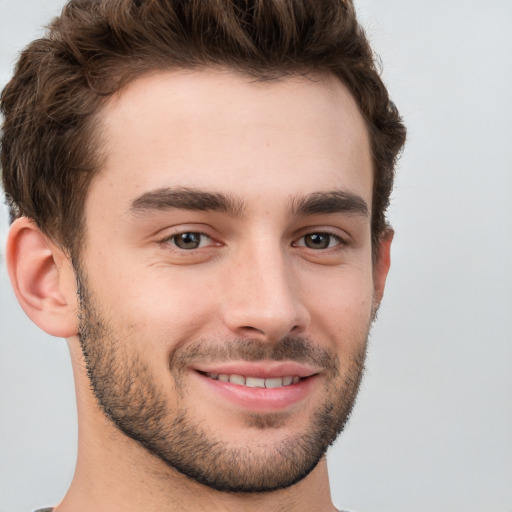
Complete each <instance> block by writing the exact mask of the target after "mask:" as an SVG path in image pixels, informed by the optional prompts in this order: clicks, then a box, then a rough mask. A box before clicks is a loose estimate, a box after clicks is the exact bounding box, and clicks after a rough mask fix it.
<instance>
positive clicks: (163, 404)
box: [76, 269, 369, 493]
mask: <svg viewBox="0 0 512 512" xmlns="http://www.w3.org/2000/svg"><path fill="white" fill-rule="evenodd" d="M76 272H77V282H78V292H79V304H80V311H79V335H80V343H81V348H82V352H83V357H84V360H85V363H86V368H87V372H88V377H89V381H90V385H91V389H92V391H93V393H94V395H95V397H96V399H97V401H98V405H99V407H100V408H101V409H102V410H103V412H104V414H105V415H106V416H107V417H108V418H109V419H110V420H111V421H112V423H113V424H114V425H115V427H117V429H119V430H120V431H121V432H122V433H123V434H124V435H126V436H128V437H129V438H131V439H133V440H134V441H136V442H138V443H139V444H140V445H141V446H143V447H144V448H145V449H146V450H147V451H148V452H150V453H151V454H153V455H154V456H155V457H157V458H158V459H159V460H161V461H163V462H164V463H165V464H166V465H167V466H168V467H170V468H173V469H174V470H177V471H179V472H180V473H182V474H183V475H185V476H187V477H188V478H191V479H193V480H195V481H196V482H198V483H200V484H203V485H206V486H208V487H210V488H212V489H216V490H218V491H225V492H236V493H256V492H269V491H274V490H278V489H283V488H286V487H289V486H291V485H293V484H295V483H297V482H299V481H300V480H302V479H303V478H305V477H306V476H307V475H308V474H309V473H310V472H311V471H312V470H313V469H314V468H315V467H316V466H317V464H318V463H319V461H320V460H321V459H322V458H323V457H324V455H325V453H326V451H327V449H328V447H329V446H330V445H331V444H332V443H333V442H334V440H335V439H336V437H337V436H338V435H339V433H340V432H341V431H342V430H343V428H344V427H345V424H346V422H347V420H348V418H349V416H350V413H351V411H352V408H353V405H354V402H355V398H356V396H357V392H358V388H359V384H360V382H361V378H362V374H363V370H364V360H365V355H366V345H367V338H368V331H369V327H368V329H367V330H366V331H365V332H364V333H361V339H360V340H357V342H356V343H354V340H350V343H351V344H353V345H354V346H357V347H358V349H357V351H356V352H355V353H353V354H352V356H351V357H350V358H349V359H348V360H347V361H344V368H343V369H342V368H340V361H339V359H338V357H337V355H336V353H334V352H333V351H331V350H328V349H326V348H324V347H321V346H320V345H318V344H315V343H314V342H313V341H312V340H310V339H308V338H306V337H302V336H288V337H286V338H283V339H281V340H279V341H277V342H275V343H270V342H261V341H260V340H253V339H235V340H232V339H230V340H211V339H209V340H204V339H203V340H195V341H192V340H191V341H190V342H189V343H186V344H184V345H183V346H180V347H178V348H176V349H174V350H173V351H172V352H171V353H170V354H169V373H170V376H171V377H172V381H173V384H174V389H175V394H176V397H177V398H178V399H179V400H178V402H177V404H178V405H176V406H175V407H171V406H170V404H169V399H168V391H167V390H166V389H165V388H163V386H162V383H160V382H158V380H157V379H156V378H155V376H154V375H153V374H152V372H151V369H150V368H149V366H148V364H147V362H146V361H145V358H144V356H143V354H142V353H141V352H140V351H136V349H135V348H134V346H133V344H132V349H131V351H130V350H129V347H130V344H128V343H124V340H120V339H118V337H117V336H118V332H119V329H116V327H115V326H114V322H113V321H112V320H111V319H110V318H106V316H105V315H104V313H100V309H101V310H102V312H103V311H104V309H103V308H100V307H99V304H97V302H96V300H95V297H94V296H93V294H92V292H91V290H90V289H89V287H88V286H87V280H86V278H85V276H84V274H83V273H82V272H80V270H79V269H77V270H76ZM229 360H237V361H244V360H245V361H268V360H271V361H272V360H273V361H283V360H287V361H296V362H299V363H305V364H311V365H313V366H315V367H318V368H320V369H321V370H322V371H321V373H322V375H323V377H324V378H323V382H324V393H323V397H324V398H323V400H322V402H321V403H319V404H318V405H317V406H316V408H315V410H314V411H313V412H312V414H311V417H310V420H309V425H308V427H307V428H306V429H304V430H303V431H300V432H296V433H293V434H289V435H287V436H282V438H280V439H279V440H277V441H274V442H271V443H270V442H269V443H267V444H264V445H262V444H261V442H259V443H253V444H251V443H250V442H249V441H248V442H247V443H244V445H243V446H236V445H234V443H230V442H229V440H226V439H223V438H222V436H221V435H219V432H215V431H213V429H212V428H210V427H209V426H208V425H207V424H205V422H204V420H203V421H201V420H199V419H198V418H197V417H195V416H194V413H193V410H192V408H191V407H187V392H188V390H187V382H186V377H185V372H186V370H187V368H190V366H191V365H192V364H193V363H194V362H199V361H200V362H203V363H204V362H210V361H229ZM342 370H343V371H342ZM288 415H289V413H287V412H277V413H246V414H245V415H243V423H244V426H245V427H246V428H248V429H257V430H259V431H262V432H267V431H268V430H269V429H279V428H281V427H283V426H284V425H285V424H286V422H287V418H288ZM290 421H291V422H293V419H290ZM248 439H250V437H249V438H248Z"/></svg>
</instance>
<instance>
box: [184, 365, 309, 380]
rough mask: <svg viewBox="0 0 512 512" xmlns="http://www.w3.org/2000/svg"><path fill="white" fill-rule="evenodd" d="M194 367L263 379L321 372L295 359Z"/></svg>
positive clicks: (302, 375) (306, 375) (194, 367)
mask: <svg viewBox="0 0 512 512" xmlns="http://www.w3.org/2000/svg"><path fill="white" fill-rule="evenodd" d="M193 369H194V370H196V371H199V372H202V373H219V374H221V373H224V374H227V375H243V376H245V377H256V378H261V379H271V378H278V377H287V376H295V375H296V376H298V377H301V378H304V377H311V376H312V375H315V374H317V373H319V370H318V368H315V367H312V366H308V365H305V364H302V363H297V362H294V361H258V362H248V361H228V362H211V363H210V362H209V363H204V364H200V363H199V364H195V365H194V366H193Z"/></svg>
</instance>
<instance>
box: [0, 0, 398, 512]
mask: <svg viewBox="0 0 512 512" xmlns="http://www.w3.org/2000/svg"><path fill="white" fill-rule="evenodd" d="M1 107H2V112H3V114H4V118H5V122H4V127H3V139H2V167H3V183H4V189H5V192H6V197H7V199H8V203H9V206H10V211H11V216H12V219H13V224H12V226H11V229H10V233H9V238H8V243H7V251H6V253H7V263H8V268H9V274H10V277H11V280H12V283H13V287H14V291H15V293H16V296H17V298H18V300H19V302H20V304H21V306H22V307H23V309H24V310H25V312H26V313H27V314H28V315H29V316H30V318H31V319H32V320H33V321H34V322H35V323H36V324H37V325H38V326H39V327H41V328H42V329H43V330H44V331H46V332H48V333H50V334H52V335H54V336H59V337H64V338H66V339H67V340H68V344H69V349H70V352H71V358H72V363H73V371H74V376H75V384H76V394H77V404H78V418H79V448H78V460H77V467H76V472H75V476H74V479H73V482H72V484H71V486H70V488H69V490H68V492H67V494H66V496H65V497H64V499H63V500H62V502H61V503H60V504H59V505H57V506H56V507H55V508H54V510H55V511H56V512H67V511H73V512H81V511H86V510H95V511H98V512H102V511H117V510H119V511H121V510H122V511H124V512H126V511H131V510H145V511H153V510H155V511H156V510H159V511H161V510H169V511H196V510H206V509H208V510H214V511H215V510H229V511H235V510H236V511H253V510H270V511H281V510H283V511H284V510H286V511H294V510H296V511H306V510H307V511H329V510H335V508H334V505H333V504H332V502H331V499H330V494H329V483H328V475H327V466H326V462H325V453H326V450H327V448H328V447H329V445H330V444H331V443H332V442H333V441H334V440H335V438H336V437H337V435H338V434H339V433H340V432H341V431H342V429H343V427H344V425H345V423H346V421H347V419H348V417H349V415H350V412H351V410H352V406H353V403H354V400H355V397H356V394H357V390H358V386H359V383H360V380H361V376H362V372H363V367H364V358H365V352H366V342H367V337H368V332H369V329H370V325H371V323H372V321H373V319H374V318H375V315H376V312H377V309H378V306H379V303H380V300H381V298H382V295H383V292H384V285H385V280H386V275H387V272H388V269H389V263H390V258H389V253H390V245H391V240H392V231H391V229H390V228H389V226H388V225H387V223H386V220H385V210H386V207H387V204H388V201H389V194H390V191H391V188H392V181H393V168H394V164H395V160H396V157H397V154H398V153H399V151H400V149H401V147H402V145H403V143H404V139H405V130H404V128H403V125H402V124H401V121H400V118H399V115H398V112H397V110H396V108H395V107H394V105H393V104H392V103H391V102H390V100H389V98H388V95H387V91H386V89H385V87H384V85H383V84H382V82H381V80H380V78H379V76H378V73H377V72H376V70H375V66H374V63H373V59H372V53H371V49H370V48H369V45H368V43H367V41H366V39H365V37H364V34H363V32H362V30H361V29H360V27H359V26H358V24H357V21H356V18H355V13H354V8H353V6H352V4H351V3H350V2H349V1H341V0H330V1H326V2H317V1H316V0H303V1H301V2H297V1H293V0H273V1H270V0H269V1H266V2H262V1H252V2H249V1H247V2H233V1H231V2H229V1H227V0H215V1H214V0H211V1H205V0H202V1H177V0H153V1H147V2H139V1H135V0H119V1H114V0H100V1H83V0H74V1H71V2H70V3H68V5H67V6H66V7H65V8H64V10H63V13H62V15H61V17H60V18H58V19H56V20H55V21H54V22H53V23H52V25H51V26H50V29H49V33H48V34H47V36H46V37H45V38H44V39H41V40H38V41H35V42H33V43H32V44H31V45H30V46H29V47H28V48H27V49H26V50H25V51H24V52H23V54H22V56H21V58H20V61H19V63H18V66H17V69H16V71H15V75H14V77H13V79H12V80H11V82H10V83H9V84H8V85H7V87H6V88H5V89H4V91H3V93H2V99H1Z"/></svg>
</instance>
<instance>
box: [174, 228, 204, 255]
mask: <svg viewBox="0 0 512 512" xmlns="http://www.w3.org/2000/svg"><path fill="white" fill-rule="evenodd" d="M167 242H169V243H172V244H173V245H175V246H176V247H178V249H183V250H193V249H200V248H201V247H205V246H207V245H210V244H211V243H212V239H211V238H210V237H209V236H207V235H205V234H204V233H197V232H194V231H190V232H185V233H179V234H177V235H173V236H171V237H170V238H168V239H167Z"/></svg>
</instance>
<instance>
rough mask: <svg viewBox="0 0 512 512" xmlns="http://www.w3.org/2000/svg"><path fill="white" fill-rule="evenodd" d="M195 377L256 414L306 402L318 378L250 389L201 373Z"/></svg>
mask: <svg viewBox="0 0 512 512" xmlns="http://www.w3.org/2000/svg"><path fill="white" fill-rule="evenodd" d="M194 373H195V375H196V376H197V377H198V378H199V379H200V380H201V381H202V382H203V383H204V384H205V385H206V386H208V387H209V389H210V390H212V391H213V392H215V393H218V394H219V395H221V397H223V398H225V399H227V400H228V401H230V402H231V403H234V404H235V405H237V406H239V407H242V408H244V409H248V410H251V411H255V412H276V411H283V410H285V409H287V408H289V407H291V406H292V405H295V404H297V403H299V402H301V401H302V400H304V399H305V398H306V397H307V396H308V395H309V394H310V393H311V389H312V386H313V383H314V381H315V380H316V376H311V377H308V378H306V379H302V380H300V381H299V382H297V383H296V384H290V385H289V386H282V387H279V388H250V387H247V386H240V385H238V384H232V383H231V382H223V381H221V380H217V379H211V378H210V377H207V376H206V375H203V374H202V373H199V372H194Z"/></svg>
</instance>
